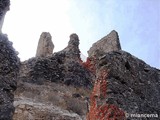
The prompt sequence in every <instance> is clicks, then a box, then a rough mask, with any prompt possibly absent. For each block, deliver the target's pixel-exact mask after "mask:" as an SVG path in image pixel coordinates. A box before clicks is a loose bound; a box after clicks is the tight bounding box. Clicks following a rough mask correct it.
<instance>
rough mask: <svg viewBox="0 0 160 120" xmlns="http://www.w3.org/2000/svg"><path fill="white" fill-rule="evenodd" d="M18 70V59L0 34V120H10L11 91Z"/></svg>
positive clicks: (11, 107) (14, 85)
mask: <svg viewBox="0 0 160 120" xmlns="http://www.w3.org/2000/svg"><path fill="white" fill-rule="evenodd" d="M18 70H19V58H18V57H17V54H16V52H15V50H14V48H13V47H12V43H11V42H10V41H8V38H7V36H6V35H3V34H0V119H1V120H11V119H12V115H13V112H14V107H13V98H14V96H13V91H14V90H15V89H16V78H17V74H18Z"/></svg>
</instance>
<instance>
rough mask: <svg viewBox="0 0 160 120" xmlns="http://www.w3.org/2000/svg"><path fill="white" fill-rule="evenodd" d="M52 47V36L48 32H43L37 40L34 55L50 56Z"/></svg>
mask: <svg viewBox="0 0 160 120" xmlns="http://www.w3.org/2000/svg"><path fill="white" fill-rule="evenodd" d="M53 49H54V44H53V42H52V36H51V35H50V33H48V32H43V33H42V34H41V36H40V39H39V42H38V47H37V53H36V57H46V56H51V55H52V53H53Z"/></svg>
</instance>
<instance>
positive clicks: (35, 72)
mask: <svg viewBox="0 0 160 120" xmlns="http://www.w3.org/2000/svg"><path fill="white" fill-rule="evenodd" d="M78 46H79V38H78V36H77V35H76V34H72V35H71V36H70V40H69V42H68V46H67V47H66V48H65V49H64V50H62V51H60V52H57V53H54V54H52V56H48V57H44V58H39V57H38V58H37V57H35V58H31V59H29V60H27V61H25V62H23V63H22V65H21V70H20V74H19V79H22V80H23V81H28V82H32V83H37V84H41V83H43V81H47V80H48V81H52V82H58V83H64V84H66V85H75V86H85V87H91V86H92V85H91V81H92V78H91V77H90V74H91V73H90V72H89V71H88V70H87V69H86V68H85V67H83V66H82V61H81V59H80V51H79V47H78Z"/></svg>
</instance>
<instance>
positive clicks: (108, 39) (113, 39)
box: [88, 30, 121, 57]
mask: <svg viewBox="0 0 160 120" xmlns="http://www.w3.org/2000/svg"><path fill="white" fill-rule="evenodd" d="M116 50H121V45H120V42H119V37H118V33H117V32H116V31H115V30H113V31H111V33H109V34H108V35H107V36H105V37H103V38H102V39H100V40H98V41H97V42H96V43H94V44H93V45H92V47H91V48H90V49H89V51H88V56H89V57H91V56H93V55H97V54H98V55H100V54H103V53H107V52H110V51H116Z"/></svg>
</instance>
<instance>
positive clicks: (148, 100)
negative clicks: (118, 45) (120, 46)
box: [97, 50, 160, 120]
mask: <svg viewBox="0 0 160 120" xmlns="http://www.w3.org/2000/svg"><path fill="white" fill-rule="evenodd" d="M102 70H106V71H108V78H107V79H106V80H107V91H106V92H107V97H106V102H107V103H108V104H114V105H116V106H118V107H119V108H121V109H122V110H123V111H125V112H126V113H128V114H157V115H158V116H160V114H159V113H160V102H159V100H160V87H159V86H160V70H158V69H155V68H153V67H150V66H149V65H147V64H146V63H145V62H143V61H142V60H140V59H138V58H136V57H134V56H132V55H131V54H129V53H127V52H125V51H121V50H120V51H113V52H109V53H106V54H104V55H103V56H101V57H99V59H98V60H97V75H98V74H99V72H100V71H102ZM128 119H133V118H128ZM135 119H137V118H135ZM138 119H139V118H138ZM139 120H158V118H140V119H139Z"/></svg>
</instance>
